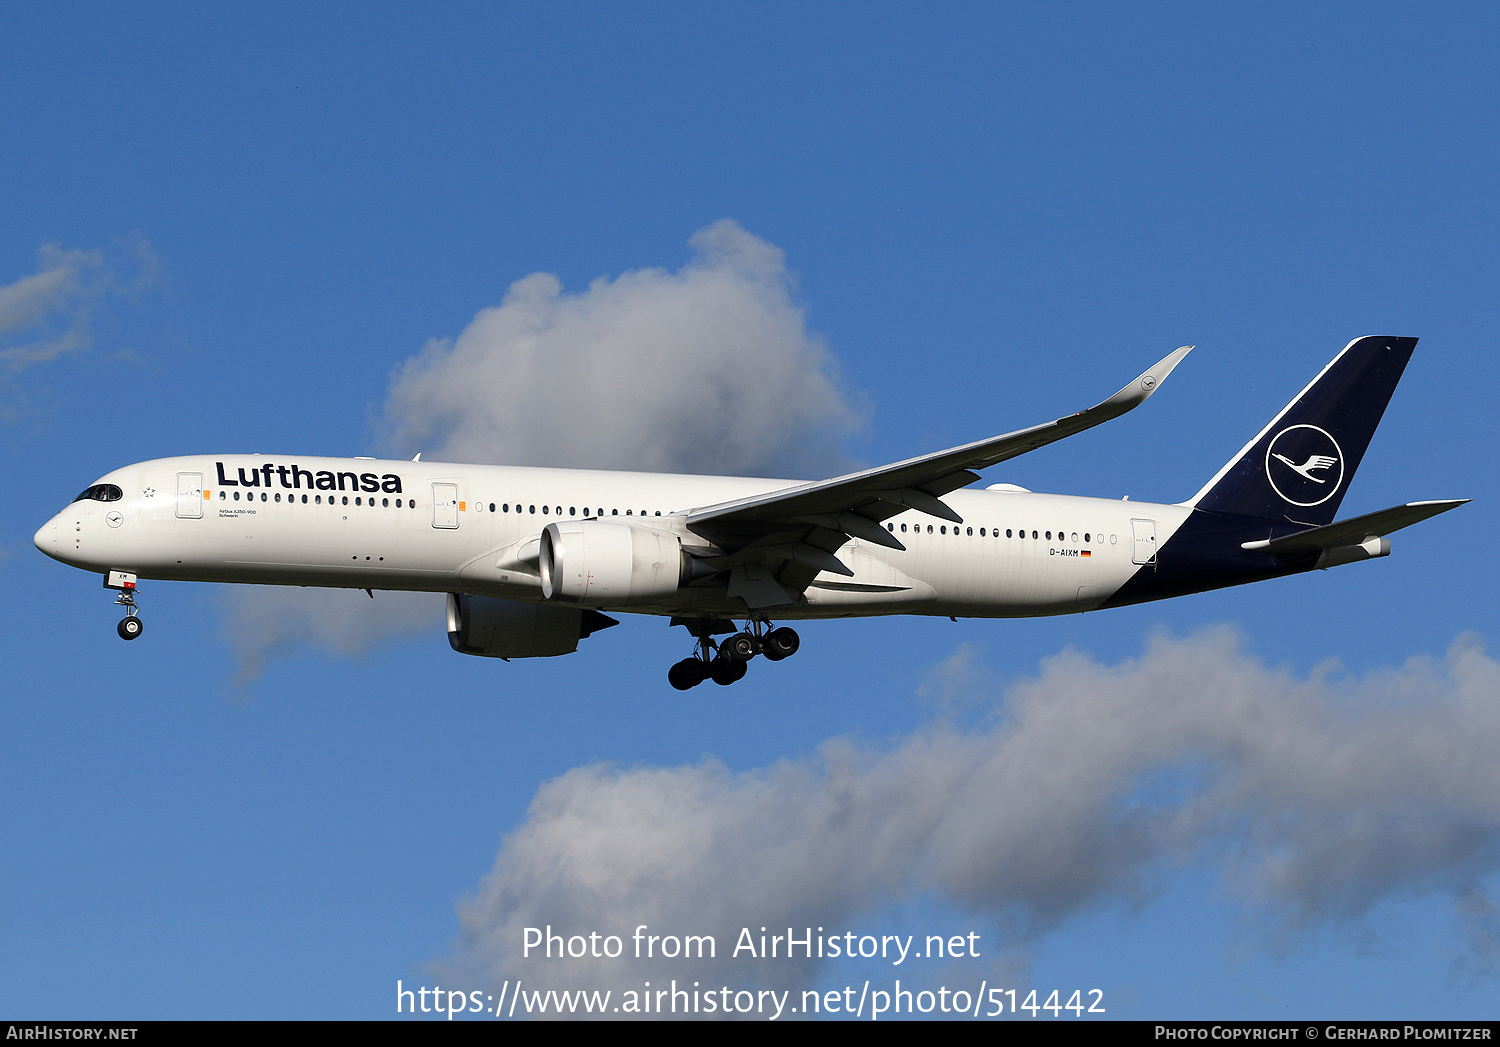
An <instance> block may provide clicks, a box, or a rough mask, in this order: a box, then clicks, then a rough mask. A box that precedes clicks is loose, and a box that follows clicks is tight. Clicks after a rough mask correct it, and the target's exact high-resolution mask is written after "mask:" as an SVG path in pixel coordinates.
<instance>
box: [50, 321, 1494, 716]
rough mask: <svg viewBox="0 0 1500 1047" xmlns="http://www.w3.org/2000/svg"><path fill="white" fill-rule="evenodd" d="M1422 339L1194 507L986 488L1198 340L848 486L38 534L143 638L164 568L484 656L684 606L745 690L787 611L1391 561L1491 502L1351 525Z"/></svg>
mask: <svg viewBox="0 0 1500 1047" xmlns="http://www.w3.org/2000/svg"><path fill="white" fill-rule="evenodd" d="M1416 343H1417V340H1416V339H1415V338H1381V337H1366V338H1358V339H1355V340H1354V341H1352V342H1350V343H1349V344H1348V345H1347V346H1346V347H1345V348H1344V350H1343V351H1342V352H1341V353H1339V354H1338V356H1336V357H1335V358H1334V359H1333V361H1332V362H1331V363H1329V364H1328V366H1327V367H1325V368H1324V369H1323V370H1322V371H1321V372H1320V373H1319V374H1318V375H1317V377H1315V378H1314V379H1313V380H1312V382H1311V383H1310V384H1309V385H1308V386H1307V387H1306V388H1305V389H1303V390H1302V391H1301V392H1300V393H1298V394H1297V396H1296V397H1295V398H1294V399H1293V400H1292V402H1291V403H1290V404H1288V405H1287V406H1286V408H1285V409H1283V410H1282V411H1281V412H1280V413H1279V414H1277V415H1276V417H1275V418H1273V419H1272V420H1271V421H1270V423H1269V424H1267V425H1266V427H1265V428H1264V429H1262V430H1261V431H1260V432H1259V433H1257V434H1256V435H1255V437H1254V438H1253V439H1251V440H1250V442H1249V443H1247V444H1246V445H1245V446H1244V448H1243V449H1242V450H1241V451H1240V452H1239V454H1237V455H1235V456H1234V458H1232V459H1231V460H1230V461H1229V462H1228V463H1227V464H1226V465H1225V466H1224V467H1223V468H1222V469H1220V470H1219V471H1218V473H1216V474H1215V475H1214V476H1213V477H1212V478H1211V479H1210V480H1209V481H1208V483H1206V484H1205V485H1204V486H1203V488H1202V490H1200V491H1199V492H1198V493H1197V494H1195V495H1194V496H1193V497H1192V498H1190V499H1188V500H1187V501H1185V502H1180V503H1177V504H1175V505H1155V504H1150V503H1144V502H1132V501H1129V500H1128V499H1120V500H1114V499H1104V498H1085V497H1076V496H1072V495H1056V494H1037V493H1033V492H1031V491H1027V490H1025V489H1023V488H1020V487H1017V486H1015V485H1012V484H1003V483H1002V484H994V485H991V486H988V487H985V488H983V489H976V488H974V487H972V486H971V485H972V484H974V483H975V482H976V481H978V480H979V479H980V477H979V474H978V472H977V470H982V469H986V468H988V467H991V466H994V465H996V464H998V463H1000V462H1004V461H1006V460H1008V459H1011V458H1015V457H1016V456H1018V455H1021V454H1025V453H1026V452H1027V451H1032V450H1035V449H1036V448H1038V447H1042V446H1045V445H1046V444H1050V443H1052V442H1054V441H1056V440H1061V439H1062V438H1064V437H1067V436H1071V435H1073V434H1075V433H1079V432H1082V431H1084V430H1085V429H1090V428H1092V427H1094V426H1096V425H1099V424H1101V423H1103V422H1107V421H1109V420H1111V419H1113V418H1116V417H1118V416H1120V415H1122V414H1124V413H1125V412H1127V411H1130V410H1132V409H1134V408H1135V407H1138V406H1139V405H1140V404H1142V403H1144V402H1145V401H1146V399H1147V398H1148V397H1150V396H1151V395H1152V394H1153V393H1155V392H1156V390H1157V389H1159V388H1160V387H1161V383H1162V382H1163V381H1164V380H1165V379H1166V377H1167V376H1168V375H1169V374H1170V373H1171V372H1172V369H1173V368H1175V367H1176V366H1177V365H1178V363H1180V362H1181V361H1182V359H1183V357H1185V356H1186V355H1187V353H1188V352H1189V350H1191V349H1192V346H1184V347H1183V348H1181V349H1178V350H1176V351H1175V352H1173V353H1171V354H1169V355H1168V356H1166V357H1165V358H1164V359H1162V360H1161V361H1160V362H1158V363H1157V364H1155V365H1154V366H1152V367H1150V368H1148V369H1147V370H1146V372H1145V373H1144V374H1142V375H1141V376H1140V377H1139V378H1137V379H1135V380H1134V381H1133V382H1131V383H1130V384H1129V385H1127V386H1125V388H1123V389H1121V390H1120V391H1119V392H1117V393H1116V394H1115V395H1113V396H1111V397H1110V398H1109V399H1107V400H1105V401H1103V402H1102V403H1100V404H1098V405H1096V406H1094V407H1091V408H1089V409H1088V410H1086V411H1081V412H1079V413H1077V414H1073V415H1069V416H1067V417H1064V418H1059V419H1057V420H1055V421H1051V422H1047V423H1044V424H1042V425H1036V426H1032V427H1030V428H1027V429H1020V430H1017V431H1016V432H1012V433H1007V434H1006V435H1003V436H996V437H993V438H991V439H987V440H980V441H977V442H975V443H969V444H964V445H963V446H960V447H953V448H949V449H947V450H943V451H937V452H935V453H932V454H926V455H922V456H920V457H917V458H910V459H907V460H906V461H902V462H896V463H895V464H893V465H885V466H881V467H879V468H875V469H863V470H860V471H859V472H854V473H850V474H848V475H845V476H838V477H835V478H833V479H829V480H819V481H815V482H804V481H796V480H775V479H764V478H751V477H731V476H685V475H666V474H652V473H630V472H604V471H597V470H583V469H543V468H520V467H505V466H478V465H459V464H451V463H438V462H424V461H422V460H421V455H418V456H417V457H416V458H414V459H412V460H411V461H409V462H408V461H380V460H376V459H372V458H353V459H348V458H312V457H305V456H286V455H276V456H271V457H267V456H264V455H244V454H237V455H236V454H226V455H200V456H193V457H184V458H164V459H158V460H156V461H150V462H143V463H141V464H138V465H131V466H127V467H125V468H123V469H118V470H116V471H114V472H112V473H110V474H108V475H107V476H103V477H100V478H99V480H98V481H97V482H95V483H93V484H91V485H89V487H87V488H86V489H85V490H84V491H83V493H81V494H80V495H78V497H77V498H76V499H75V500H74V501H73V502H72V503H70V504H69V505H68V506H67V507H66V508H65V509H64V510H63V511H62V512H60V513H58V514H57V515H56V516H55V517H53V518H52V519H51V520H49V521H48V522H47V523H46V524H45V525H43V527H42V528H41V530H39V531H37V533H36V538H35V541H36V545H37V548H39V549H40V550H41V551H42V552H44V553H46V554H47V555H48V556H51V557H53V558H54V559H57V560H60V561H62V562H63V563H65V564H69V565H71V566H73V567H79V568H82V569H83V570H86V571H94V572H98V573H100V574H101V575H102V576H103V580H104V586H105V588H106V589H110V590H114V591H117V592H118V596H117V597H116V598H115V603H116V604H119V605H121V606H123V607H124V608H125V618H124V619H123V620H121V622H120V623H119V629H118V631H119V634H120V636H121V637H123V638H124V639H126V640H133V639H135V638H137V637H139V636H140V635H141V632H142V629H143V625H142V621H141V617H140V615H139V613H138V603H137V600H136V597H137V594H138V582H139V581H140V580H142V579H171V580H187V581H203V582H230V583H234V582H240V583H244V582H251V583H259V584H274V585H301V586H328V587H341V588H348V589H363V590H365V591H366V592H368V593H369V594H370V595H371V596H372V597H373V595H374V590H376V589H384V590H415V591H421V592H437V593H446V594H447V598H448V603H447V625H448V638H449V642H450V643H451V645H452V646H453V648H454V650H456V651H459V652H462V653H464V654H473V655H481V656H485V657H492V658H503V659H510V658H530V657H547V656H553V655H561V654H569V653H571V652H573V651H575V650H576V649H577V647H578V644H579V642H580V641H581V640H583V639H584V638H586V637H588V636H589V635H590V634H592V633H595V632H597V631H599V630H600V629H605V628H608V627H610V626H613V625H617V624H618V622H617V620H616V619H614V618H611V617H610V616H609V615H608V614H606V613H605V612H615V613H620V612H629V613H634V614H651V615H660V616H663V617H668V618H670V620H671V623H672V624H673V625H682V626H685V627H686V628H687V630H688V632H689V633H690V634H691V637H692V639H693V648H692V650H693V653H692V654H691V656H689V657H687V658H684V659H683V660H682V661H679V662H677V663H676V664H675V665H673V666H672V667H671V669H670V670H669V672H668V680H669V682H670V683H671V684H672V686H674V687H676V688H678V689H680V690H686V689H688V688H690V687H693V686H695V685H697V684H699V683H701V682H703V681H704V680H710V679H711V680H713V681H714V682H715V683H718V684H730V683H733V682H735V681H736V680H739V679H741V678H742V677H744V675H745V674H746V671H747V666H748V665H749V663H750V662H751V661H752V660H753V659H755V658H756V657H757V656H759V657H763V658H765V659H766V660H767V661H781V660H782V659H784V658H787V657H788V656H790V655H792V654H794V653H796V651H797V649H798V646H799V642H800V641H799V638H798V635H797V633H796V631H795V630H793V629H791V628H790V627H788V626H787V625H785V624H778V623H785V622H789V621H801V620H806V619H818V618H851V617H861V616H869V615H887V614H922V615H941V616H944V617H951V618H955V619H956V618H959V617H972V618H1017V617H1030V616H1039V615H1058V614H1073V613H1079V612H1083V611H1094V610H1099V609H1102V608H1106V607H1120V606H1124V605H1127V604H1134V603H1140V602H1142V601H1147V600H1160V599H1164V598H1166V597H1172V596H1181V595H1184V594H1187V593H1196V592H1203V591H1206V590H1210V589H1218V588H1222V587H1224V586H1230V585H1239V584H1242V583H1245V582H1253V581H1259V580H1261V579H1267V578H1276V577H1281V576H1283V575H1290V574H1298V573H1301V572H1304V571H1311V570H1314V569H1325V568H1329V567H1335V566H1338V565H1342V564H1348V563H1353V562H1356V561H1360V560H1368V559H1372V558H1375V557H1381V556H1386V555H1388V554H1389V553H1390V548H1391V545H1390V539H1389V538H1388V537H1387V536H1388V535H1389V534H1391V533H1392V532H1394V531H1397V530H1399V529H1401V528H1403V527H1408V526H1410V525H1411V524H1414V523H1417V522H1419V521H1421V520H1425V519H1427V518H1428V517H1431V516H1435V515H1437V514H1438V513H1442V512H1446V511H1447V510H1449V509H1453V508H1455V507H1457V506H1459V505H1462V504H1464V502H1465V501H1467V499H1460V500H1449V501H1426V502H1410V503H1407V504H1405V505H1399V506H1395V507H1393V508H1390V509H1384V510H1381V511H1380V512H1375V513H1368V514H1366V515H1363V516H1356V517H1353V518H1350V519H1345V520H1339V521H1335V520H1334V517H1335V515H1336V513H1337V511H1338V507H1339V504H1340V502H1341V501H1342V500H1343V496H1344V492H1345V491H1346V490H1347V489H1348V486H1349V483H1350V481H1352V480H1353V478H1354V472H1355V470H1356V469H1357V468H1358V467H1359V463H1360V460H1361V459H1362V458H1363V457H1364V453H1365V449H1366V447H1367V446H1368V445H1369V442H1370V439H1371V437H1372V436H1373V435H1374V432H1375V427H1376V426H1377V425H1378V424H1379V422H1380V418H1381V415H1382V414H1384V412H1385V408H1386V404H1387V403H1388V402H1389V400H1390V397H1391V394H1392V393H1393V392H1394V391H1395V387H1396V383H1397V381H1398V380H1399V379H1400V377H1401V374H1402V372H1403V371H1404V370H1405V368H1406V364H1407V361H1408V360H1409V359H1410V358H1411V354H1412V351H1413V349H1414V348H1415V347H1416ZM740 623H743V624H740ZM719 637H724V638H723V639H722V640H720V639H718V638H719Z"/></svg>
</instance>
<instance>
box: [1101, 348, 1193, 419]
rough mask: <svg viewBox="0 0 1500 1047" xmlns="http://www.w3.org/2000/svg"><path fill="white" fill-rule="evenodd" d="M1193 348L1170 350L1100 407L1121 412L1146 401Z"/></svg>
mask: <svg viewBox="0 0 1500 1047" xmlns="http://www.w3.org/2000/svg"><path fill="white" fill-rule="evenodd" d="M1193 348H1194V347H1193V346H1191V345H1184V346H1181V347H1179V348H1177V349H1174V350H1172V351H1171V352H1170V353H1168V354H1167V355H1166V356H1164V357H1162V358H1161V359H1160V360H1158V361H1156V363H1154V364H1152V365H1151V366H1150V367H1148V368H1146V369H1145V370H1144V371H1142V372H1141V374H1140V376H1139V377H1138V378H1136V380H1135V381H1133V382H1131V383H1130V384H1129V385H1127V386H1126V387H1125V388H1123V389H1121V390H1120V391H1119V392H1118V393H1115V395H1114V396H1111V397H1110V398H1109V399H1108V400H1106V401H1104V404H1101V405H1100V406H1101V407H1102V406H1105V405H1106V404H1108V405H1113V406H1115V407H1118V408H1119V409H1121V410H1125V411H1128V410H1130V409H1131V408H1132V407H1137V406H1139V405H1140V404H1142V403H1144V402H1145V401H1146V398H1147V397H1149V396H1150V395H1151V394H1152V393H1154V392H1156V390H1157V389H1159V388H1160V387H1161V383H1162V382H1164V381H1166V380H1167V375H1169V374H1171V373H1172V370H1173V369H1174V368H1175V367H1176V366H1177V365H1178V364H1180V363H1182V359H1183V357H1185V356H1187V354H1188V353H1190V352H1192V351H1193Z"/></svg>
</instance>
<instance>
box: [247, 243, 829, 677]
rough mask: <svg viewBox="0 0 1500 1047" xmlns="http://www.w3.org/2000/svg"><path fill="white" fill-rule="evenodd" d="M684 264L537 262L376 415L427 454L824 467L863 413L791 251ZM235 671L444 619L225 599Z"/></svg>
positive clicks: (761, 247)
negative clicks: (560, 266) (800, 289)
mask: <svg viewBox="0 0 1500 1047" xmlns="http://www.w3.org/2000/svg"><path fill="white" fill-rule="evenodd" d="M689 244H690V246H691V249H692V258H691V260H690V261H689V262H688V263H687V264H686V265H684V266H683V267H682V268H680V269H678V270H677V271H675V272H669V271H668V270H665V269H638V270H633V271H630V272H626V273H622V274H621V275H619V276H617V277H613V278H611V277H605V276H601V277H599V278H598V279H596V280H595V281H594V282H593V283H592V284H590V285H589V287H588V288H587V289H586V290H584V291H580V292H571V293H570V292H565V291H564V290H563V289H562V285H561V284H560V283H559V281H558V279H557V277H555V276H552V275H551V274H548V273H533V274H531V275H530V276H527V277H525V278H523V279H521V280H518V281H516V282H515V283H514V284H512V285H511V287H510V290H509V291H508V292H507V293H506V295H505V298H504V300H503V301H502V302H501V304H500V305H498V306H494V307H492V308H487V309H483V310H481V311H480V312H479V313H478V315H476V316H475V317H474V319H473V321H472V322H471V323H470V324H469V325H468V327H466V328H465V329H464V330H463V332H462V333H460V334H459V336H458V337H457V338H455V339H451V340H450V339H434V340H433V341H431V342H429V343H428V344H427V345H426V346H425V347H424V348H423V349H422V351H421V352H420V353H418V354H417V355H416V356H414V357H412V358H411V359H409V360H407V361H406V362H405V363H403V364H401V365H400V366H399V367H397V368H396V371H395V374H394V376H393V378H392V381H391V387H390V392H389V396H388V398H387V400H386V404H385V407H384V412H383V415H382V417H381V420H380V423H379V427H380V429H381V431H382V434H383V439H384V440H385V441H386V443H387V444H388V446H389V447H390V448H391V449H392V450H393V453H396V454H398V455H399V456H403V457H404V456H409V455H411V454H412V453H414V452H417V451H421V452H423V456H424V458H426V459H427V460H428V461H434V460H438V461H442V460H446V461H457V462H478V463H496V464H507V465H545V466H564V467H577V468H602V469H636V470H645V471H659V472H700V473H726V474H731V475H751V476H753V475H772V476H777V475H781V476H804V475H811V476H821V475H832V474H833V473H835V472H837V471H838V469H839V467H840V466H842V465H843V461H842V459H841V458H840V456H839V453H838V450H837V444H838V440H839V439H840V438H841V437H843V436H845V435H847V434H848V432H849V431H850V430H851V428H852V427H853V426H854V425H855V424H856V421H857V413H856V412H855V411H854V410H853V409H852V408H851V407H850V405H849V403H848V401H847V400H846V398H845V397H844V396H843V394H842V393H841V392H840V390H839V387H838V383H837V380H836V376H835V374H834V366H833V361H832V358H831V357H830V356H829V354H828V351H827V349H826V348H825V346H824V345H823V343H822V342H821V341H820V340H819V339H817V338H816V337H814V336H813V335H811V334H809V333H808V330H807V325H806V320H805V317H804V315H803V311H802V309H801V307H800V306H799V305H798V304H797V303H796V301H795V299H794V296H793V283H794V278H793V275H792V273H791V272H790V271H789V270H788V269H787V267H786V262H785V259H784V258H783V256H782V253H781V251H780V250H779V249H777V248H776V247H774V246H773V245H771V244H769V243H767V242H766V241H765V240H762V239H760V238H759V237H757V236H753V235H751V234H750V233H748V232H746V231H745V230H744V229H742V228H740V227H739V226H738V225H736V224H735V223H734V222H731V221H728V220H725V221H720V222H715V223H714V224H713V225H710V226H708V227H706V228H704V229H701V230H699V231H698V232H697V233H695V234H694V235H693V237H692V239H691V240H690V241H689ZM228 604H229V607H230V616H229V620H228V627H227V628H228V632H229V635H231V636H232V637H233V641H234V643H235V645H236V648H237V649H238V650H239V652H240V656H241V673H240V675H241V678H242V679H248V678H250V677H252V676H253V675H254V674H255V673H256V672H257V671H258V669H259V666H261V665H262V664H263V663H264V661H265V659H266V658H268V657H272V656H274V655H276V654H279V653H283V652H286V651H289V650H292V649H296V648H299V647H312V648H317V649H321V650H324V651H328V652H332V653H336V654H347V653H352V652H356V651H361V650H364V649H366V648H367V647H368V646H369V645H370V644H372V643H377V642H380V641H383V640H388V639H392V638H395V637H399V636H405V635H410V634H411V633H412V632H414V631H420V630H422V629H432V628H435V627H436V626H437V624H438V622H439V621H440V615H437V614H434V615H433V616H431V617H430V618H429V619H422V618H420V617H419V616H418V615H417V614H416V613H415V612H414V610H412V608H414V607H415V606H416V603H415V602H414V601H403V600H387V599H384V598H383V599H382V600H377V601H376V602H375V605H374V606H370V607H364V608H363V610H362V611H361V612H360V613H358V614H356V615H349V614H346V613H343V610H342V609H343V608H344V607H345V605H346V602H345V600H344V599H343V598H342V597H339V596H338V594H326V593H317V592H316V591H314V590H290V591H284V592H282V593H275V592H274V591H271V590H249V591H245V592H239V593H236V594H234V595H232V596H231V597H229V600H228Z"/></svg>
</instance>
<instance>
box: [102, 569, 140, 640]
mask: <svg viewBox="0 0 1500 1047" xmlns="http://www.w3.org/2000/svg"><path fill="white" fill-rule="evenodd" d="M135 581H136V578H135V575H133V574H127V573H126V572H124V571H110V572H109V573H108V574H106V575H105V576H104V588H106V589H117V590H119V593H120V595H119V596H117V597H115V606H117V607H123V608H125V617H124V618H121V619H120V624H119V625H118V626H116V627H115V632H117V633H119V634H120V639H122V640H134V639H135V638H136V637H137V636H139V635H141V633H143V632H145V630H146V623H145V622H143V621H141V619H140V617H139V616H138V615H137V613H136V611H137V607H136V603H135Z"/></svg>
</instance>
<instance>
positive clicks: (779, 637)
mask: <svg viewBox="0 0 1500 1047" xmlns="http://www.w3.org/2000/svg"><path fill="white" fill-rule="evenodd" d="M673 624H674V625H685V626H687V627H688V630H689V631H690V632H692V634H693V636H694V637H695V638H696V639H697V641H698V649H697V651H696V652H695V653H694V654H693V656H692V657H691V658H684V659H683V660H682V661H680V662H678V663H677V664H676V665H674V666H672V668H670V669H668V670H667V682H668V683H670V684H671V685H672V686H673V687H675V688H677V689H678V690H679V691H686V690H688V689H689V688H691V687H697V686H698V685H699V684H700V683H702V682H703V681H704V680H712V681H713V682H714V683H716V684H719V685H721V686H725V687H727V686H729V685H730V684H732V683H734V682H735V681H736V680H743V679H744V678H745V673H746V672H747V671H749V665H750V659H752V658H754V657H755V656H756V655H757V654H759V655H764V656H765V658H766V660H767V661H772V662H779V661H781V660H782V659H783V658H790V657H791V656H792V655H794V654H796V653H797V648H798V647H800V646H801V644H802V641H801V638H800V637H798V636H797V633H796V630H794V629H788V628H787V627H785V626H782V627H781V628H780V629H768V628H767V627H768V626H769V624H770V623H769V622H766V621H764V620H763V619H759V618H756V619H752V620H751V621H750V622H749V623H748V624H747V626H746V628H745V629H744V630H742V631H740V632H736V633H734V635H732V636H730V637H729V638H728V639H726V640H725V641H724V642H723V643H716V642H715V641H714V638H713V634H714V633H716V632H721V633H724V632H732V631H733V630H734V627H735V626H734V623H733V622H731V621H729V620H728V619H713V618H700V619H696V620H694V621H681V620H676V621H674V622H673Z"/></svg>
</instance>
